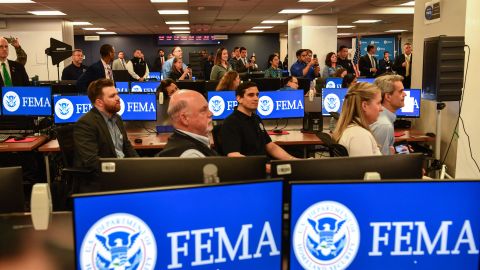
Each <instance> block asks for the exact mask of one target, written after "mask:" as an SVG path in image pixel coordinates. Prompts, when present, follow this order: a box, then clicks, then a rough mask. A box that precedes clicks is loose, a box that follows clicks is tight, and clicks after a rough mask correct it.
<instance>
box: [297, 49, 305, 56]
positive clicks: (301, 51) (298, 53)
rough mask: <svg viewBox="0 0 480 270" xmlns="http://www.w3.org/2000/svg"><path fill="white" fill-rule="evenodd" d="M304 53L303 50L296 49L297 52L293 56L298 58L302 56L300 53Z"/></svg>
mask: <svg viewBox="0 0 480 270" xmlns="http://www.w3.org/2000/svg"><path fill="white" fill-rule="evenodd" d="M304 51H305V49H298V50H297V52H296V53H295V55H296V56H297V57H299V56H300V55H302V53H303V52H304Z"/></svg>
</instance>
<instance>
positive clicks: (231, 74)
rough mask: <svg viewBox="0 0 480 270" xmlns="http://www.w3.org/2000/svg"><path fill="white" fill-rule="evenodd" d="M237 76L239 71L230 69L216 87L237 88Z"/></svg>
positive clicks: (219, 89) (217, 88)
mask: <svg viewBox="0 0 480 270" xmlns="http://www.w3.org/2000/svg"><path fill="white" fill-rule="evenodd" d="M237 77H238V72H236V71H235V70H230V71H228V72H227V73H225V74H224V75H223V77H222V78H221V79H220V82H218V85H217V87H216V88H215V90H217V91H222V90H235V89H234V88H233V82H234V81H235V80H236V79H237Z"/></svg>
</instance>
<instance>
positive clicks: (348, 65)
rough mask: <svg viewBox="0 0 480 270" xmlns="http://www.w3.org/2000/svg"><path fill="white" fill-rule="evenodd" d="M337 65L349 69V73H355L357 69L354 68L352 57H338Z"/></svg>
mask: <svg viewBox="0 0 480 270" xmlns="http://www.w3.org/2000/svg"><path fill="white" fill-rule="evenodd" d="M337 65H339V66H342V67H343V68H344V69H346V70H347V73H351V74H355V69H353V65H352V60H350V59H348V58H347V59H345V60H344V59H340V57H338V58H337Z"/></svg>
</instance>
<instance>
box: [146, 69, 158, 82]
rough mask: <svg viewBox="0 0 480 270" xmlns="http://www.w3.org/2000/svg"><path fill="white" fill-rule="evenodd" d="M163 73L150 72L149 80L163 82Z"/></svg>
mask: <svg viewBox="0 0 480 270" xmlns="http://www.w3.org/2000/svg"><path fill="white" fill-rule="evenodd" d="M160 75H161V72H158V71H150V72H149V73H148V78H149V79H156V80H157V81H160V80H161V76H160Z"/></svg>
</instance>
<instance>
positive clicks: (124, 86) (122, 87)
mask: <svg viewBox="0 0 480 270" xmlns="http://www.w3.org/2000/svg"><path fill="white" fill-rule="evenodd" d="M115 88H117V92H118V93H128V92H129V90H130V82H120V81H115Z"/></svg>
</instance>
